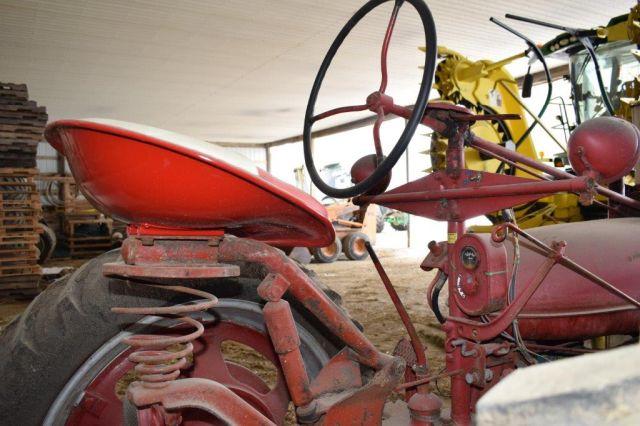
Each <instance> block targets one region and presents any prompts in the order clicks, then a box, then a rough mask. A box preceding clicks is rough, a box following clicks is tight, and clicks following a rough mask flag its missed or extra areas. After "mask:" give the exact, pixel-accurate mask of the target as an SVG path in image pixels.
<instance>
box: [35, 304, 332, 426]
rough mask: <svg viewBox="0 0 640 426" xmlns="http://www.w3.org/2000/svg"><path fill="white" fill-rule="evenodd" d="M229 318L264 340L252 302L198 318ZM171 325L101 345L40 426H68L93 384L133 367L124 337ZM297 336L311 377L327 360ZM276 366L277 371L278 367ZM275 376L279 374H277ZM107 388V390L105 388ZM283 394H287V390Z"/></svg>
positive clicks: (135, 329) (149, 321) (148, 322)
mask: <svg viewBox="0 0 640 426" xmlns="http://www.w3.org/2000/svg"><path fill="white" fill-rule="evenodd" d="M212 313H213V314H212ZM231 314H233V318H234V321H235V322H237V323H239V324H240V325H241V326H243V327H245V328H247V329H251V330H252V331H253V332H255V333H260V334H262V335H265V336H266V329H265V326H264V322H263V319H262V308H261V306H260V305H259V304H257V303H254V302H247V301H243V300H236V299H220V301H219V305H218V306H216V308H215V309H212V310H211V311H210V312H208V313H200V314H199V315H198V316H199V317H201V318H203V319H204V321H205V322H206V321H212V320H216V317H215V315H219V317H220V318H221V319H222V321H224V320H225V319H228V318H230V315H231ZM218 321H219V320H218ZM171 323H175V321H172V320H167V319H165V318H160V317H153V316H149V317H145V318H143V319H141V320H140V321H139V322H137V323H136V324H134V326H132V327H131V328H130V329H128V330H127V331H124V332H121V333H119V334H117V335H116V336H114V337H113V338H111V339H110V340H109V341H107V342H106V343H105V344H103V345H102V347H100V348H99V349H98V350H97V351H96V352H94V354H93V355H92V356H91V357H90V358H89V359H88V360H87V361H86V362H85V363H84V364H83V365H82V366H81V367H80V368H79V369H78V370H77V371H76V372H75V373H74V374H73V376H72V377H71V378H70V379H69V381H68V382H67V384H66V385H65V386H64V388H63V389H62V391H61V392H60V393H59V395H58V397H57V398H56V400H55V401H54V403H53V404H52V405H51V407H50V408H49V411H48V412H47V415H46V417H45V419H44V422H43V424H44V425H64V424H67V422H68V421H69V420H70V419H71V415H72V414H73V409H74V407H75V406H76V405H78V404H80V403H82V402H83V401H85V400H86V398H87V396H89V397H92V396H93V395H90V394H89V395H87V392H86V391H87V389H88V388H89V387H90V386H91V385H92V384H93V382H94V380H95V379H96V378H98V377H100V375H101V374H102V373H103V372H106V370H107V369H109V368H111V369H114V370H115V369H116V367H119V368H120V369H121V372H124V371H128V367H129V366H132V365H133V364H130V363H129V365H127V362H128V361H124V359H125V358H126V352H127V346H126V345H124V344H122V343H121V342H122V340H123V339H124V338H125V337H127V336H130V335H131V334H135V333H139V332H140V331H141V330H143V329H145V328H147V329H148V328H149V327H150V326H167V325H171ZM216 326H217V324H216ZM214 328H215V327H214ZM165 331H166V329H165ZM298 333H299V335H300V341H301V347H300V348H301V350H302V352H303V358H304V360H305V363H306V366H307V368H308V370H309V374H310V376H312V377H313V376H315V375H316V374H317V373H318V371H319V370H320V368H321V367H322V365H324V364H325V363H326V362H328V360H329V356H328V354H327V353H326V351H325V350H324V349H323V348H322V347H321V345H320V343H319V342H318V341H317V340H316V339H315V338H314V337H313V336H312V335H311V334H310V333H309V332H308V331H307V330H305V329H302V328H300V327H298ZM233 340H236V339H233ZM258 352H260V351H258ZM196 356H197V355H196ZM114 363H115V364H114ZM196 363H197V361H196ZM196 365H197V364H196ZM275 365H276V367H278V364H275ZM232 368H234V367H232ZM278 374H281V373H280V372H279V373H278ZM280 379H281V378H280ZM280 379H279V381H278V384H277V385H276V387H279V386H281V385H282V386H284V380H280ZM106 386H108V384H107V385H106ZM236 390H238V389H236ZM284 391H285V392H286V388H285V389H284ZM113 395H114V396H115V391H114V392H113ZM99 402H100V401H99ZM113 402H114V401H110V403H113ZM121 406H122V405H121V403H120V408H121ZM285 412H286V410H285ZM104 421H106V422H107V423H105V424H113V421H112V420H110V419H109V420H107V419H105V420H104Z"/></svg>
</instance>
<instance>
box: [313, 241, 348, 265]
mask: <svg viewBox="0 0 640 426" xmlns="http://www.w3.org/2000/svg"><path fill="white" fill-rule="evenodd" d="M332 246H334V248H333V250H332V251H331V252H330V253H329V252H326V251H323V250H325V249H326V248H327V247H332ZM327 247H321V248H318V247H316V248H314V249H313V250H312V252H313V257H314V258H315V259H316V261H318V262H320V263H333V262H335V261H336V260H338V257H339V256H340V253H341V252H342V242H341V241H340V239H339V238H338V237H336V238H335V240H334V241H333V244H332V245H331V246H327Z"/></svg>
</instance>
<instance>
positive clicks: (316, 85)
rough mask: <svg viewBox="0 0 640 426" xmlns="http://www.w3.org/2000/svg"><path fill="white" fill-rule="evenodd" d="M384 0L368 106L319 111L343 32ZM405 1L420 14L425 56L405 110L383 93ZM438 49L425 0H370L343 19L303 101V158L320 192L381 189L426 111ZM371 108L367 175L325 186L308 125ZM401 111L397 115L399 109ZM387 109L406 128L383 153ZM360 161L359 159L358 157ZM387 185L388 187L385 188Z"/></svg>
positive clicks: (346, 195)
mask: <svg viewBox="0 0 640 426" xmlns="http://www.w3.org/2000/svg"><path fill="white" fill-rule="evenodd" d="M383 3H393V9H392V11H391V16H390V18H389V20H388V23H387V27H386V31H385V35H384V40H383V42H382V47H381V51H380V67H381V70H380V73H381V80H380V87H379V89H378V90H377V91H376V92H373V93H371V94H370V95H369V96H368V97H367V101H366V105H352V106H345V107H339V108H334V109H331V110H328V111H324V112H322V113H320V114H315V113H314V108H315V105H316V101H317V99H318V94H319V93H320V89H321V87H322V83H323V81H324V78H325V75H326V73H327V71H328V69H329V67H330V65H331V62H332V61H333V59H334V57H335V56H336V53H337V52H338V50H339V49H340V47H341V45H342V43H343V42H344V41H345V39H346V38H347V36H348V35H349V34H350V33H351V31H352V30H353V28H355V26H356V25H357V24H358V23H359V22H360V21H361V20H362V19H363V18H364V17H365V16H366V15H367V14H369V13H370V12H371V11H373V10H374V9H375V8H376V7H378V6H380V5H382V4H383ZM404 3H409V4H410V5H411V6H412V7H413V9H414V10H415V11H416V12H417V13H418V16H419V17H420V22H421V24H422V30H423V31H424V42H425V45H426V46H427V49H426V54H425V57H424V66H423V72H422V79H421V82H420V89H419V91H418V94H417V97H416V100H415V102H414V104H413V108H411V109H405V108H399V107H398V106H397V105H395V104H394V103H393V99H392V98H391V97H390V96H387V95H386V94H385V91H386V90H387V86H388V82H389V70H388V67H387V61H388V52H389V46H390V43H391V38H392V36H393V31H394V28H395V25H396V21H397V20H398V15H399V12H400V8H401V7H402V5H403V4H404ZM436 52H437V38H436V31H435V24H434V22H433V16H432V15H431V12H430V11H429V8H428V6H427V5H426V4H425V2H424V0H369V1H367V3H366V4H364V5H363V6H362V7H361V8H360V9H358V10H357V11H356V12H355V14H354V15H353V16H352V17H351V19H349V21H347V23H346V24H345V25H344V26H343V27H342V29H341V30H340V32H339V33H338V35H337V37H336V39H335V40H334V41H333V43H331V46H330V47H329V50H328V51H327V53H326V55H325V57H324V59H323V60H322V64H321V65H320V68H319V69H318V73H317V74H316V78H315V80H314V82H313V86H312V88H311V93H310V94H309V101H308V102H307V109H306V113H305V119H304V128H303V134H302V141H303V149H304V161H305V165H306V167H307V170H308V172H309V176H310V177H311V180H312V182H313V183H314V184H315V185H316V187H317V188H318V189H319V190H320V191H322V192H323V193H325V194H327V195H329V196H332V197H339V198H350V197H355V196H358V195H362V194H365V193H368V192H370V191H371V190H375V191H380V190H382V191H383V190H384V189H380V188H382V186H381V185H379V183H381V182H384V181H385V180H388V178H389V175H390V172H391V169H392V168H393V166H394V165H395V164H396V163H397V162H398V160H399V159H400V157H401V156H402V154H403V153H404V151H405V150H406V148H407V146H408V145H409V142H410V141H411V138H412V136H413V134H414V133H415V131H416V128H417V126H418V125H419V124H420V123H421V122H422V118H423V116H424V111H425V108H426V106H427V101H428V100H429V92H430V91H431V84H432V82H433V74H434V70H435V68H436ZM365 110H369V111H371V112H373V113H375V114H376V117H375V124H374V126H373V139H374V145H375V152H376V154H375V155H376V157H377V158H378V161H377V164H376V166H375V168H374V169H373V170H372V171H370V173H369V174H368V175H366V176H365V175H364V174H363V175H362V176H360V177H358V178H357V179H355V180H353V179H352V182H353V186H350V187H347V188H336V187H333V186H331V185H328V184H327V183H326V182H325V181H324V180H323V178H322V176H321V175H320V173H319V171H318V170H317V168H316V165H315V161H314V153H313V136H314V132H313V131H312V126H313V124H314V123H315V122H317V121H319V120H322V119H324V118H327V117H331V116H334V115H336V114H342V113H348V112H355V111H365ZM401 110H402V112H401V113H400V114H398V111H401ZM389 114H394V115H402V116H403V117H405V118H406V122H405V127H404V130H403V131H402V134H401V135H400V136H399V137H398V140H397V142H396V143H395V145H393V147H392V148H391V149H390V151H389V152H388V153H387V155H386V156H383V150H382V142H381V138H380V129H381V126H382V123H383V121H384V120H385V118H386V116H387V115H389ZM358 161H360V160H358ZM385 188H386V187H385Z"/></svg>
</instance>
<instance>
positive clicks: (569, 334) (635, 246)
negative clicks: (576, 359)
mask: <svg viewBox="0 0 640 426" xmlns="http://www.w3.org/2000/svg"><path fill="white" fill-rule="evenodd" d="M528 232H529V233H531V234H532V235H534V236H535V237H536V238H538V239H540V240H542V241H544V242H545V243H547V244H550V243H551V241H560V240H564V241H566V242H567V247H566V252H565V254H566V256H567V257H569V258H570V259H572V260H574V261H575V262H577V263H579V264H580V265H581V266H583V267H585V268H587V269H588V270H589V271H591V272H593V273H595V274H597V275H599V276H600V277H602V278H604V279H605V280H607V281H608V282H609V283H611V284H613V285H614V286H616V287H617V288H618V289H620V290H622V291H624V292H626V293H627V294H629V295H630V296H632V297H633V298H635V299H640V238H638V236H640V218H623V219H609V220H596V221H587V222H580V223H565V224H559V225H552V226H545V227H541V228H537V229H532V230H528ZM505 244H506V247H507V251H508V262H509V263H508V264H509V267H511V265H512V263H513V247H512V245H511V243H510V242H509V241H506V242H505ZM520 249H521V262H520V267H519V271H518V276H517V288H516V293H518V292H519V290H522V288H523V287H524V285H525V284H526V283H528V282H529V281H530V279H531V277H532V276H533V274H534V273H535V271H536V269H537V268H538V267H539V266H540V264H541V263H542V262H543V260H544V258H543V257H542V256H541V255H540V251H539V249H537V248H534V247H533V246H532V245H531V244H530V243H528V242H526V241H523V239H522V238H521V239H520ZM510 275H511V272H510ZM519 325H520V331H521V332H522V335H523V337H524V338H525V339H532V340H579V339H585V338H590V337H595V336H604V335H610V334H637V333H638V330H639V328H640V309H638V308H636V307H635V306H633V305H631V304H629V303H627V302H626V301H624V300H622V299H620V298H619V297H618V296H616V295H614V294H612V293H610V292H609V291H607V290H606V289H604V288H602V287H600V286H598V285H597V284H595V283H594V282H592V281H590V280H588V279H586V278H583V277H582V276H580V275H578V274H577V273H575V272H573V271H571V270H569V269H567V268H566V267H564V266H562V265H559V264H557V265H555V266H554V267H553V269H552V270H551V272H550V273H549V275H548V276H547V278H546V279H545V280H544V282H543V283H542V284H541V286H540V288H538V290H537V291H536V293H534V295H533V296H532V298H531V299H530V300H529V303H528V304H527V305H526V307H525V309H524V310H523V312H522V314H521V315H520V317H519Z"/></svg>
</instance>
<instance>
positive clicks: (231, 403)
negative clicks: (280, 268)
mask: <svg viewBox="0 0 640 426" xmlns="http://www.w3.org/2000/svg"><path fill="white" fill-rule="evenodd" d="M127 397H128V398H129V399H130V400H131V401H132V402H133V403H134V404H136V405H138V406H148V405H152V404H162V406H163V407H164V408H166V409H168V410H177V409H181V408H198V409H201V410H204V411H206V412H208V413H211V414H213V415H214V416H216V417H218V418H219V419H221V420H223V421H225V422H227V424H230V425H238V426H244V425H252V426H253V425H256V426H257V425H275V423H273V422H272V421H271V420H269V419H268V418H266V417H265V416H264V415H263V414H261V413H260V412H259V411H258V410H256V409H255V408H253V407H252V406H251V405H250V404H249V403H247V402H246V401H244V400H243V399H242V398H241V397H239V396H238V395H236V394H235V393H233V392H232V391H231V390H229V389H228V388H227V387H226V386H224V385H221V384H219V383H217V382H215V381H213V380H207V379H182V380H176V381H174V382H171V383H168V384H167V385H166V386H165V387H164V388H161V389H154V388H148V387H145V386H144V385H141V384H138V383H135V382H134V383H132V384H131V385H129V390H128V391H127Z"/></svg>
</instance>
